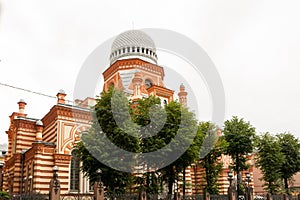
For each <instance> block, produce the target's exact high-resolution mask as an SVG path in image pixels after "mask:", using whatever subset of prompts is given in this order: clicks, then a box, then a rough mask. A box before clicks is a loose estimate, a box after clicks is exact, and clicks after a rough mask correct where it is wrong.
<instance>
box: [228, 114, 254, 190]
mask: <svg viewBox="0 0 300 200" xmlns="http://www.w3.org/2000/svg"><path fill="white" fill-rule="evenodd" d="M224 136H225V140H226V141H227V143H228V147H227V153H228V154H229V155H230V156H231V158H232V160H233V163H232V165H233V166H232V167H233V170H234V171H235V172H236V173H237V186H238V193H239V194H240V183H241V174H240V172H241V171H243V170H246V169H248V167H249V166H248V165H247V163H246V162H247V154H250V153H252V152H253V138H254V136H255V128H254V127H252V125H251V124H250V123H249V122H245V121H244V119H239V118H238V117H236V116H234V117H232V119H231V120H227V121H225V127H224Z"/></svg>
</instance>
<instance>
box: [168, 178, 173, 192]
mask: <svg viewBox="0 0 300 200" xmlns="http://www.w3.org/2000/svg"><path fill="white" fill-rule="evenodd" d="M172 190H173V179H172V178H170V179H168V194H169V195H172Z"/></svg>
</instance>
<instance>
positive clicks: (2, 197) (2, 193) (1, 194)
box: [0, 191, 9, 200]
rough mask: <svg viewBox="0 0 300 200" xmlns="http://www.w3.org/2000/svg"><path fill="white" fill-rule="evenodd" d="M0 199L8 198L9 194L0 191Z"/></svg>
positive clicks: (5, 199) (6, 199)
mask: <svg viewBox="0 0 300 200" xmlns="http://www.w3.org/2000/svg"><path fill="white" fill-rule="evenodd" d="M0 199H1V200H8V199H9V194H8V193H7V192H5V191H0Z"/></svg>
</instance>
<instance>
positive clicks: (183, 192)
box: [182, 168, 185, 197]
mask: <svg viewBox="0 0 300 200" xmlns="http://www.w3.org/2000/svg"><path fill="white" fill-rule="evenodd" d="M182 194H183V196H184V197H185V168H184V169H183V191H182Z"/></svg>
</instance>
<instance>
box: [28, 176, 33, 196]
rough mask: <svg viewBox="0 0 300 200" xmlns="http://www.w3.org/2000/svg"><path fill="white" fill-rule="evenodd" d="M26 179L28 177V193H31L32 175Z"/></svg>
mask: <svg viewBox="0 0 300 200" xmlns="http://www.w3.org/2000/svg"><path fill="white" fill-rule="evenodd" d="M28 179H29V194H30V193H31V188H32V175H30V176H29V177H28Z"/></svg>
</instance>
